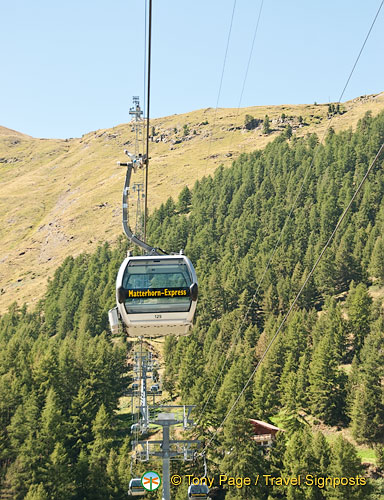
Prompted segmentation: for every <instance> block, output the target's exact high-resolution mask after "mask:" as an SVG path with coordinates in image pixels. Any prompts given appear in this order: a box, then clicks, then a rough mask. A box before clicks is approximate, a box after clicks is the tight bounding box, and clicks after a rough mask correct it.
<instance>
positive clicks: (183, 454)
mask: <svg viewBox="0 0 384 500" xmlns="http://www.w3.org/2000/svg"><path fill="white" fill-rule="evenodd" d="M146 14H147V12H146ZM148 21H149V22H148V50H147V62H148V69H147V109H146V114H147V116H146V141H145V142H146V148H145V152H144V134H143V131H144V120H143V117H142V116H143V111H142V110H141V108H140V101H139V97H138V96H134V97H133V106H132V107H131V108H130V112H129V113H130V115H131V116H132V126H133V130H134V131H135V145H134V150H133V151H128V150H125V151H124V153H125V154H126V155H127V157H128V160H127V161H124V162H118V165H119V166H121V167H125V168H126V174H125V183H124V189H123V197H122V198H123V199H122V215H123V221H122V222H123V230H124V233H125V235H126V236H127V238H128V240H129V241H130V242H131V243H133V244H134V245H135V246H137V247H138V248H140V250H141V252H142V253H143V255H140V256H132V254H131V252H130V251H129V252H128V255H127V257H126V258H125V259H124V261H123V263H122V264H121V266H120V269H119V272H118V274H117V279H116V307H114V308H113V309H111V310H110V311H109V313H108V317H109V323H110V327H111V331H112V334H120V333H121V330H123V332H124V333H125V334H126V335H128V336H129V337H133V338H140V345H141V348H140V362H139V363H140V369H139V373H140V392H139V393H138V394H137V393H135V390H134V388H133V386H132V409H133V398H134V397H135V396H136V394H137V396H139V397H140V406H139V415H140V417H141V418H140V422H139V423H138V426H137V427H136V424H134V425H133V426H132V427H134V429H132V428H131V430H132V431H133V430H134V431H135V435H136V436H138V430H140V431H141V432H145V431H147V430H148V427H149V424H150V423H155V424H156V425H158V426H161V427H162V430H163V439H162V441H157V442H156V441H146V442H140V441H138V440H137V437H136V440H135V441H134V442H133V447H134V450H133V451H134V454H135V457H136V458H139V459H140V457H141V458H143V457H145V459H146V460H149V456H151V455H154V456H158V457H161V458H162V460H163V481H162V485H163V495H162V498H163V500H170V467H169V465H170V464H169V462H170V460H171V459H172V458H177V459H183V460H190V459H192V458H193V456H194V454H195V453H196V449H197V446H199V445H200V442H199V441H196V440H176V441H175V440H171V439H170V434H169V433H170V428H171V427H172V426H173V425H177V424H180V423H182V424H183V427H184V428H186V427H187V426H189V425H191V424H192V420H191V418H190V413H191V411H192V408H193V407H191V406H183V405H182V406H170V407H167V408H168V409H169V410H170V411H168V412H164V411H163V412H162V413H160V414H159V415H157V419H156V420H155V421H154V420H151V416H150V410H151V408H154V409H156V411H157V410H158V409H164V408H165V407H164V406H159V405H154V406H152V407H151V406H149V405H148V391H147V371H148V369H147V368H148V367H147V364H146V361H145V360H147V358H145V355H144V354H143V350H142V342H143V338H148V337H149V338H152V337H159V336H161V337H163V336H167V335H186V334H188V333H189V331H190V328H191V326H192V323H193V318H194V315H195V311H196V303H197V296H198V284H197V276H196V272H195V269H194V267H193V265H192V262H191V261H190V260H189V259H188V257H186V256H185V255H184V254H183V251H182V250H179V251H178V252H177V253H176V252H175V253H171V254H169V255H167V254H166V253H165V252H164V251H162V250H161V249H160V248H156V247H154V246H152V245H150V244H148V243H147V239H146V238H147V215H148V164H149V104H150V75H151V71H150V70H151V31H152V0H149V8H148ZM139 171H141V172H142V173H143V174H144V183H143V184H144V195H143V197H142V198H141V196H140V193H141V188H137V191H138V198H137V209H136V226H135V233H133V231H132V229H131V226H130V223H129V209H130V207H129V195H130V190H131V178H132V175H133V174H136V173H137V172H139ZM138 185H140V184H139V183H136V186H138ZM142 201H144V210H143V211H142V210H141V202H142ZM142 213H144V216H143V217H141V214H142ZM144 358H145V360H144ZM156 392H158V391H157V390H156ZM153 399H155V396H154V397H153ZM181 408H182V415H180V412H181ZM154 445H157V446H158V448H157V449H151V447H152V446H154ZM140 446H142V451H140ZM175 446H176V448H175ZM180 450H181V451H180ZM140 483H141V485H140ZM143 487H144V484H143V483H142V482H141V479H140V478H131V482H130V489H129V491H130V494H132V495H134V496H142V495H143ZM144 489H145V488H144Z"/></svg>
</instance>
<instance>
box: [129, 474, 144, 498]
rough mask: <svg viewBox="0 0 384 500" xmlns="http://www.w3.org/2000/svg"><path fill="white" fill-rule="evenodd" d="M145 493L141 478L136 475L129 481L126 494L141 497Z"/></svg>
mask: <svg viewBox="0 0 384 500" xmlns="http://www.w3.org/2000/svg"><path fill="white" fill-rule="evenodd" d="M146 494H147V491H146V489H145V488H144V487H143V485H142V484H141V479H140V478H139V477H136V478H134V479H131V480H130V481H129V487H128V495H130V496H131V497H142V496H144V495H146Z"/></svg>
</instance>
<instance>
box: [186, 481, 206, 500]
mask: <svg viewBox="0 0 384 500" xmlns="http://www.w3.org/2000/svg"><path fill="white" fill-rule="evenodd" d="M208 493H209V489H208V486H207V485H206V484H191V485H190V487H189V488H188V499H190V498H204V499H206V498H208V496H207V495H208Z"/></svg>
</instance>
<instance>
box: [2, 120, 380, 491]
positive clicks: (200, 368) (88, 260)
mask: <svg viewBox="0 0 384 500" xmlns="http://www.w3.org/2000/svg"><path fill="white" fill-rule="evenodd" d="M383 141H384V113H381V114H379V115H378V116H376V117H374V118H373V117H372V116H371V114H370V113H367V114H366V115H365V116H364V118H362V119H361V120H360V122H359V123H358V126H357V127H356V130H354V131H353V130H352V129H350V130H348V131H342V132H338V133H336V132H335V131H333V129H332V128H329V130H328V133H327V136H326V138H325V140H324V142H323V143H322V144H320V140H319V137H318V136H316V135H314V134H310V135H307V136H306V137H303V138H297V137H295V135H292V136H290V135H287V134H284V133H283V134H281V135H279V136H277V137H276V139H275V140H274V141H273V142H270V143H269V144H268V145H267V146H266V147H265V148H264V149H263V150H257V151H254V152H252V153H250V154H242V155H240V156H239V158H238V159H236V160H235V161H234V162H233V164H232V166H231V167H228V168H224V167H219V168H218V169H217V170H216V172H215V174H214V175H213V176H212V177H211V176H206V177H203V178H202V179H200V180H198V181H196V183H195V185H194V187H193V188H191V189H189V188H188V187H185V188H184V189H182V191H181V193H180V195H179V197H178V199H172V198H169V199H168V200H166V201H165V202H164V203H163V204H162V205H161V206H160V207H159V208H158V209H157V210H155V211H154V212H153V213H152V215H151V216H150V218H149V220H148V235H149V238H148V240H149V242H150V243H151V244H152V245H156V246H158V247H160V248H163V249H164V250H165V251H166V252H172V251H179V250H180V249H183V250H184V253H185V255H188V257H189V258H190V259H191V261H192V262H193V264H194V267H195V269H196V273H197V276H198V279H199V301H198V306H197V313H196V318H195V325H194V327H193V329H192V331H191V333H190V334H189V335H187V336H181V337H175V336H168V337H165V339H163V340H162V341H161V342H158V343H157V344H156V343H155V342H154V343H153V345H158V350H159V352H160V355H159V356H160V358H159V359H160V360H161V374H160V377H161V383H162V387H163V397H164V398H165V400H167V401H172V402H175V404H177V402H179V401H182V402H183V404H190V405H196V408H195V410H194V418H195V421H196V424H197V425H196V426H195V427H193V428H192V430H190V431H189V436H190V437H191V439H199V440H201V441H202V443H203V447H206V455H205V456H206V464H207V469H208V475H209V476H210V477H213V476H217V475H219V474H225V475H227V476H233V477H251V478H253V479H255V478H256V476H257V475H259V476H260V477H261V478H263V480H260V481H259V483H258V484H257V485H255V484H254V482H253V484H251V485H243V487H241V488H238V487H236V486H233V485H232V486H231V485H229V484H228V485H226V486H225V488H226V489H227V490H228V493H227V496H226V499H227V500H240V499H244V500H283V499H288V500H302V499H303V500H304V499H310V500H320V499H328V500H339V499H340V500H342V499H346V500H355V499H356V500H357V499H368V500H379V499H380V498H383V496H384V477H383V469H384V309H383V305H384V302H383V301H384V171H383V167H384V158H383V157H381V158H379V160H378V161H377V163H376V165H375V167H374V168H373V169H372V171H371V172H370V174H369V176H368V178H367V180H366V182H365V184H364V186H363V188H362V191H361V192H360V193H359V194H358V196H357V197H356V199H355V200H354V202H353V204H352V206H351V208H350V210H349V211H348V213H347V215H346V217H345V219H344V221H343V222H342V224H341V225H340V228H339V229H338V231H337V232H336V234H335V237H334V238H333V240H332V241H331V243H330V245H329V247H328V248H327V250H326V251H325V253H324V255H323V257H322V259H321V261H320V263H319V265H318V267H317V269H316V270H315V272H314V273H313V275H312V276H311V277H310V279H309V280H308V283H307V284H306V286H305V287H304V289H303V292H302V293H301V294H300V297H299V299H298V301H297V303H296V304H295V306H294V307H293V309H292V312H291V313H290V315H289V317H288V319H287V321H286V322H285V323H284V325H283V327H282V328H281V331H279V333H278V335H277V336H276V332H277V331H278V329H279V325H280V324H281V322H282V320H283V318H284V316H285V315H286V313H287V311H288V310H289V308H290V305H291V303H292V301H293V299H294V298H295V296H296V294H297V293H298V291H299V290H300V288H301V286H302V285H303V283H304V281H305V279H306V277H307V276H308V275H309V273H310V271H311V269H312V267H313V265H314V264H315V262H316V260H317V258H318V256H319V254H320V252H321V250H322V248H323V247H324V245H325V244H326V242H327V241H328V239H329V237H330V236H331V234H332V231H333V230H334V228H335V226H336V223H337V221H338V219H339V217H340V215H341V214H342V213H343V211H344V209H345V208H346V206H347V204H348V203H349V201H350V199H351V197H352V195H353V193H354V191H355V189H356V187H357V186H358V185H359V183H360V181H361V180H362V178H363V176H364V174H365V173H366V171H367V169H368V167H369V165H370V164H371V163H372V161H373V159H374V158H375V156H376V154H377V152H378V150H379V149H380V146H381V145H382V143H383ZM127 249H128V243H127V241H126V239H123V238H122V237H120V238H118V239H116V242H115V243H114V244H111V245H108V244H103V245H101V246H99V247H98V248H97V250H96V252H94V253H91V254H90V253H83V254H81V255H80V256H77V257H67V258H66V259H65V261H64V262H63V263H62V265H61V266H60V267H59V268H58V269H57V270H56V272H55V274H54V276H53V278H52V279H50V281H49V283H48V286H47V289H46V291H45V294H44V297H43V298H42V300H40V302H39V303H38V305H37V307H34V308H28V307H27V306H25V305H23V304H19V303H16V302H15V303H14V304H13V305H12V306H11V307H10V308H9V309H8V311H7V312H6V313H4V314H3V315H2V316H1V318H0V421H1V425H0V464H1V468H0V475H1V478H0V479H1V488H0V498H1V499H11V498H12V499H15V500H21V499H26V500H122V499H125V498H129V497H128V495H127V491H128V485H129V481H130V479H131V474H132V463H131V440H132V433H131V425H132V419H131V414H130V412H124V411H122V409H123V408H124V404H125V405H126V406H127V405H128V406H129V405H130V400H128V399H124V394H125V392H126V390H127V388H128V386H129V385H130V384H131V383H132V374H131V371H130V370H131V367H130V352H131V351H132V348H133V341H132V339H130V338H126V337H112V335H111V333H110V330H109V324H108V310H109V309H111V308H112V307H113V306H114V304H115V280H116V274H117V271H118V268H119V266H120V264H121V262H122V260H123V259H124V257H125V254H126V252H127ZM132 250H133V249H132ZM272 255H273V257H272V258H271V256H272ZM269 261H270V262H269ZM268 263H269V265H267V264H268ZM274 337H275V338H274ZM273 338H274V341H273V342H272V344H271V346H270V348H269V349H268V352H267V354H266V355H265V356H264V354H265V350H266V348H267V346H268V345H269V344H270V342H271V340H272V339H273ZM124 402H125V403H124ZM229 410H231V411H230V412H229ZM228 412H229V413H228ZM250 419H257V420H261V421H263V422H267V423H270V424H273V425H275V426H277V427H279V429H282V431H281V432H278V433H277V435H276V440H275V441H274V443H273V445H272V446H269V447H263V446H260V445H259V444H258V443H257V442H256V441H255V440H254V439H252V426H251V425H250ZM368 455H369V456H370V457H373V459H372V460H371V461H370V460H367V459H366V457H367V456H368ZM156 460H157V459H156V458H154V459H153V460H152V459H151V462H150V464H149V465H148V464H145V463H135V464H133V467H134V468H135V471H134V472H135V475H136V476H137V477H140V476H141V474H142V473H144V472H145V471H146V470H153V471H156V470H161V464H160V461H159V460H157V461H156ZM369 463H370V464H371V465H369ZM372 464H374V466H373V465H372ZM380 471H381V472H380ZM171 473H172V474H180V475H181V476H183V477H185V476H186V475H188V474H194V475H197V476H202V475H203V473H204V465H203V463H202V459H201V456H199V455H198V456H197V457H196V459H195V460H194V461H191V462H182V461H172V462H171ZM299 476H300V477H301V478H306V477H307V478H308V477H309V478H315V477H332V478H335V477H337V478H353V481H349V482H348V484H341V485H339V486H338V487H334V486H332V485H330V484H326V485H323V486H321V485H320V484H316V482H315V481H314V480H312V482H311V480H310V479H309V480H308V481H307V482H306V483H305V484H304V482H303V480H302V482H301V484H289V485H285V484H284V483H283V484H281V483H282V481H281V478H287V477H290V478H293V477H299ZM266 477H268V478H272V479H274V480H271V479H269V480H268V481H267V480H266ZM278 478H280V481H278V480H276V479H278ZM356 478H357V479H356ZM359 481H360V482H359ZM146 497H147V498H148V499H155V498H159V491H156V492H153V493H148V494H147V495H146ZM172 498H173V499H174V500H182V499H186V498H187V486H186V483H183V485H182V486H172Z"/></svg>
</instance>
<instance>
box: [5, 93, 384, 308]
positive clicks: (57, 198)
mask: <svg viewBox="0 0 384 500" xmlns="http://www.w3.org/2000/svg"><path fill="white" fill-rule="evenodd" d="M341 109H342V111H343V114H340V115H335V116H334V118H333V120H332V127H333V128H334V129H335V130H337V131H338V130H342V129H346V128H349V127H355V125H356V123H357V121H358V119H360V118H361V117H362V116H363V115H364V114H365V113H366V112H367V111H372V113H373V115H375V114H377V113H378V112H379V111H381V110H383V109H384V94H383V93H382V94H378V95H374V96H363V97H360V98H357V99H354V100H353V101H348V102H346V103H344V104H343V105H342V107H341ZM327 113H328V104H322V105H316V104H314V105H292V106H290V105H284V106H263V107H251V108H244V109H241V110H240V111H239V112H238V111H237V110H236V109H218V110H217V111H216V110H214V109H212V108H208V109H206V110H199V111H194V112H191V113H187V114H183V115H174V116H170V117H166V118H159V119H155V120H152V122H151V126H153V127H154V128H155V133H156V135H155V136H154V138H153V142H152V143H151V152H150V155H151V161H150V186H149V206H150V209H151V210H152V209H154V208H155V207H158V206H159V205H160V203H161V202H162V201H164V200H165V199H166V198H167V197H168V196H170V195H171V196H177V195H178V193H179V192H180V191H181V189H182V188H183V187H184V185H188V186H192V185H193V184H194V182H195V180H196V179H199V178H201V177H203V176H204V175H208V174H211V173H212V172H213V171H214V170H215V169H216V168H217V166H218V165H220V164H224V165H230V164H231V163H232V161H233V159H235V158H236V157H238V156H239V155H240V154H241V153H242V152H248V151H252V150H254V149H259V148H263V147H264V146H265V145H266V144H267V143H269V142H270V141H271V140H273V139H274V138H275V137H276V136H277V135H278V134H280V133H281V132H282V131H284V130H285V129H286V127H287V126H288V124H289V125H290V126H291V127H292V129H293V133H294V134H296V135H298V136H302V135H306V134H308V133H312V132H316V133H318V134H319V137H320V138H321V137H322V135H323V133H324V131H325V130H326V128H327V127H328V125H329V119H328V117H327ZM247 114H248V115H252V116H253V117H254V118H258V119H260V124H259V126H258V127H257V128H255V129H254V130H246V129H245V128H244V122H245V116H246V115H247ZM266 114H268V116H269V118H270V120H271V129H272V132H271V133H270V134H268V135H266V134H264V133H263V126H262V123H261V120H263V119H264V117H265V115H266ZM283 114H284V115H285V118H284V119H282V115H283ZM300 116H301V117H302V118H303V120H302V121H303V123H300V121H301V120H300V119H299V117H300ZM185 125H187V129H185V127H184V126H185ZM184 134H185V135H184ZM133 139H134V134H133V132H132V130H131V126H130V125H129V124H124V125H119V126H117V127H114V128H113V129H109V130H99V131H96V132H91V133H89V134H86V135H84V136H83V137H82V138H77V139H65V140H57V139H36V138H30V137H29V136H25V135H23V134H20V133H18V132H14V131H10V130H9V129H5V128H1V130H0V181H1V182H0V186H1V187H0V241H1V248H2V255H1V257H0V281H1V311H3V310H4V309H5V308H6V307H7V306H8V305H9V304H10V303H12V302H13V301H14V300H18V301H21V302H23V301H26V302H28V303H33V302H35V301H36V300H37V299H38V298H40V296H41V294H42V292H43V290H44V288H45V286H44V284H45V282H46V280H47V277H49V276H51V275H52V274H53V271H54V269H55V268H56V267H57V266H58V265H59V264H60V263H61V262H62V261H63V259H64V258H65V257H66V256H68V255H77V254H79V253H80V252H82V251H91V250H93V249H94V248H95V246H96V244H97V243H98V242H100V241H114V240H115V239H116V237H117V236H118V235H119V234H121V211H120V205H121V190H122V186H123V182H124V171H123V170H122V169H121V168H120V167H118V166H117V165H116V161H117V160H125V158H124V154H123V150H124V149H126V148H127V149H129V148H130V145H132V143H133ZM160 139H162V140H160ZM140 181H141V175H139V174H137V176H136V178H134V179H133V182H140Z"/></svg>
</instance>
